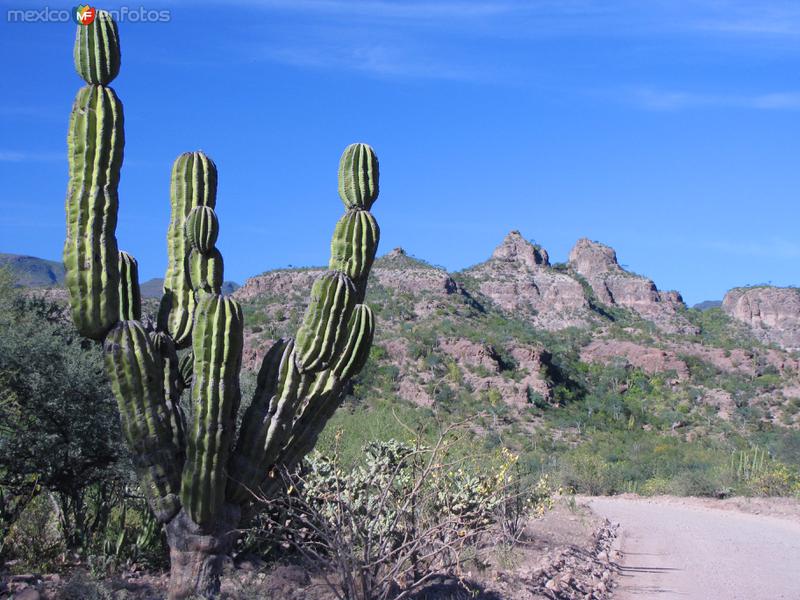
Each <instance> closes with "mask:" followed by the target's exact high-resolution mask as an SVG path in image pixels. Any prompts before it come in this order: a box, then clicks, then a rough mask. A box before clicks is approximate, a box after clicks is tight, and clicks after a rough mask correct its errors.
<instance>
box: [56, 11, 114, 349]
mask: <svg viewBox="0 0 800 600" xmlns="http://www.w3.org/2000/svg"><path fill="white" fill-rule="evenodd" d="M92 25H94V24H92ZM92 25H90V26H88V27H87V28H91V27H92ZM67 145H68V148H69V185H68V189H67V201H66V214H67V236H66V242H65V244H64V268H65V272H66V273H65V279H66V284H67V288H68V290H69V294H70V307H71V312H72V320H73V322H74V323H75V326H76V328H77V329H78V331H79V332H80V334H81V335H83V336H85V337H88V338H91V339H94V340H102V339H103V337H104V336H105V334H106V333H107V332H108V330H109V329H111V327H113V325H114V323H116V321H117V319H118V318H119V290H118V286H119V264H118V260H119V256H118V249H117V239H116V237H115V234H114V232H115V230H116V227H117V210H118V207H119V199H118V196H117V184H118V183H119V175H120V168H121V167H122V154H123V146H124V129H123V115H122V103H121V102H120V101H119V99H118V98H117V96H116V94H115V93H114V90H112V89H111V88H108V87H103V86H101V85H89V86H86V87H83V88H81V89H80V90H79V91H78V95H77V96H76V98H75V103H74V104H73V107H72V115H71V117H70V125H69V133H68V136H67Z"/></svg>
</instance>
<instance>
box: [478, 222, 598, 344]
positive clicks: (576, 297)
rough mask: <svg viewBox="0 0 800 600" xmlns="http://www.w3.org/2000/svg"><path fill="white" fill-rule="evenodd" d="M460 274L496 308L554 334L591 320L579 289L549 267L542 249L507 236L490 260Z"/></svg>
mask: <svg viewBox="0 0 800 600" xmlns="http://www.w3.org/2000/svg"><path fill="white" fill-rule="evenodd" d="M463 274H464V275H466V276H468V277H470V278H472V279H474V280H475V281H476V283H477V285H478V288H479V290H480V292H481V293H482V294H483V295H484V296H487V297H488V298H490V299H491V300H492V301H494V303H495V304H497V305H498V306H499V307H500V308H502V309H503V310H505V311H508V312H510V313H512V314H514V315H515V316H522V317H524V318H526V319H530V320H531V321H533V323H534V324H535V325H536V326H537V327H541V328H543V329H548V330H555V329H563V328H565V327H571V326H578V327H580V326H584V325H586V324H587V322H588V321H589V320H590V319H591V311H590V308H589V303H588V301H587V299H586V296H585V295H584V292H583V287H582V286H581V284H580V282H578V281H577V280H576V279H575V278H574V277H570V276H569V275H567V274H565V273H560V272H558V271H556V270H555V269H553V268H551V267H550V260H549V257H548V254H547V251H546V250H545V249H544V248H541V247H539V246H536V245H534V244H532V243H530V242H528V241H527V240H525V239H524V238H523V237H522V235H521V234H520V232H519V231H512V232H511V233H509V234H508V235H507V236H506V238H505V239H504V240H503V242H502V243H501V244H500V245H499V246H498V247H497V248H496V249H495V250H494V252H493V253H492V257H491V258H490V259H489V260H488V261H486V262H484V263H481V264H479V265H476V266H474V267H471V268H469V269H467V270H465V271H463Z"/></svg>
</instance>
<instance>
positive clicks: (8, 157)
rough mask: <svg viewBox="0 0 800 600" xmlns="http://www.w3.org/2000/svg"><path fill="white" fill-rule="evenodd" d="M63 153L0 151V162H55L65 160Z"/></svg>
mask: <svg viewBox="0 0 800 600" xmlns="http://www.w3.org/2000/svg"><path fill="white" fill-rule="evenodd" d="M65 156H66V155H65V154H64V153H63V152H20V151H16V150H0V162H12V163H25V162H55V161H63V160H65Z"/></svg>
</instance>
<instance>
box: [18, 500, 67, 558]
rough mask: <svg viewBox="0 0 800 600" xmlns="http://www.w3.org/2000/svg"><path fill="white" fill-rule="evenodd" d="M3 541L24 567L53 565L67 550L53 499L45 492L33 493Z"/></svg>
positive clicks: (56, 505) (56, 503)
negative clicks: (32, 496)
mask: <svg viewBox="0 0 800 600" xmlns="http://www.w3.org/2000/svg"><path fill="white" fill-rule="evenodd" d="M4 542H5V548H4V550H5V552H6V553H7V554H8V555H9V556H13V557H14V558H16V559H17V560H19V561H21V566H22V567H23V568H26V567H28V566H29V565H35V566H37V567H39V568H41V569H42V570H48V569H52V568H53V566H54V565H55V563H56V561H57V559H58V557H59V556H60V555H61V554H62V553H63V552H64V551H65V550H66V547H65V544H64V536H63V535H62V531H61V526H60V523H59V519H58V502H57V501H56V499H55V498H54V497H53V496H52V495H51V494H48V493H42V494H38V495H37V496H35V497H34V498H33V500H31V501H30V502H28V503H27V504H26V505H25V508H24V509H23V510H22V511H21V513H20V515H19V516H18V518H17V519H16V520H15V521H14V522H13V523H11V524H10V525H9V529H8V533H7V535H6V537H5V540H4Z"/></svg>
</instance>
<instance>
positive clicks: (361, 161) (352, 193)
mask: <svg viewBox="0 0 800 600" xmlns="http://www.w3.org/2000/svg"><path fill="white" fill-rule="evenodd" d="M378 175H379V169H378V157H377V156H376V155H375V152H373V150H372V148H370V147H369V146H368V145H367V144H350V145H349V146H348V147H347V148H345V150H344V152H343V153H342V158H341V159H340V161H339V197H340V198H341V199H342V202H344V205H345V207H347V208H348V209H350V208H359V209H363V210H369V209H370V208H372V203H373V202H375V199H376V198H377V197H378Z"/></svg>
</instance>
